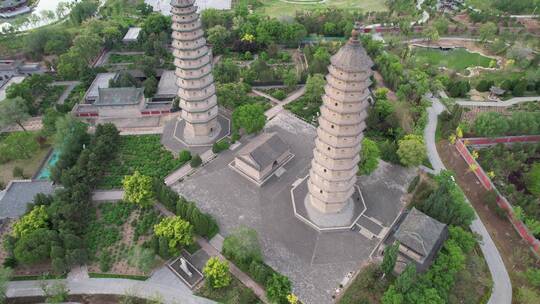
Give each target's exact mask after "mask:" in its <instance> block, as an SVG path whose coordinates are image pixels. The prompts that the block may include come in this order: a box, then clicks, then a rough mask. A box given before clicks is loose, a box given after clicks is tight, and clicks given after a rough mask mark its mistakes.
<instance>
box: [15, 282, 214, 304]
mask: <svg viewBox="0 0 540 304" xmlns="http://www.w3.org/2000/svg"><path fill="white" fill-rule="evenodd" d="M42 282H43V281H38V280H35V281H11V282H9V283H8V284H7V292H6V295H7V297H8V298H13V297H32V296H43V295H44V293H43V289H42V288H41V286H40V285H41V284H42ZM46 282H47V284H49V285H50V284H53V283H64V284H65V285H66V287H67V288H68V289H69V294H72V295H78V294H88V295H92V294H95V295H103V294H111V295H119V296H123V295H132V296H136V297H140V298H144V299H148V300H153V299H156V298H157V299H161V300H162V301H163V302H164V303H167V304H173V303H174V304H177V303H182V304H211V303H215V302H213V301H211V300H209V299H205V298H201V297H198V296H195V295H193V293H192V292H191V290H189V288H188V287H187V286H183V285H182V284H175V286H171V285H170V284H162V283H158V282H155V281H152V280H147V281H138V280H130V279H108V278H107V279H106V278H88V277H84V276H68V278H67V279H65V280H46Z"/></svg>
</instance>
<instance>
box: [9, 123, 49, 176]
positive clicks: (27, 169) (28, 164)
mask: <svg viewBox="0 0 540 304" xmlns="http://www.w3.org/2000/svg"><path fill="white" fill-rule="evenodd" d="M35 134H36V135H37V134H38V133H37V132H36V133H35ZM4 138H5V137H4ZM2 139H3V138H0V141H2ZM49 149H50V145H45V146H43V147H40V148H39V150H37V152H36V153H34V155H32V157H31V158H29V159H16V160H11V161H8V162H6V163H3V164H0V183H5V184H6V185H7V184H8V183H9V181H11V180H14V179H20V178H19V177H17V178H15V177H14V176H13V168H15V167H20V168H21V169H23V171H24V176H25V177H28V178H30V177H32V176H34V174H35V173H36V172H37V171H38V170H39V168H40V165H41V162H42V161H43V159H44V158H45V157H46V156H47V153H48V152H49Z"/></svg>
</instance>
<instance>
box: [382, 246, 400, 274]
mask: <svg viewBox="0 0 540 304" xmlns="http://www.w3.org/2000/svg"><path fill="white" fill-rule="evenodd" d="M398 252H399V242H395V243H394V244H392V245H390V246H388V247H387V248H386V249H385V250H384V258H383V261H382V264H381V268H382V271H383V272H384V274H386V275H387V276H389V275H391V274H392V272H393V271H394V267H395V266H396V261H397V256H398Z"/></svg>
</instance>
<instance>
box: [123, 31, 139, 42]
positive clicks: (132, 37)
mask: <svg viewBox="0 0 540 304" xmlns="http://www.w3.org/2000/svg"><path fill="white" fill-rule="evenodd" d="M140 33H141V28H140V27H130V28H129V29H128V31H127V33H126V35H125V36H124V38H122V42H123V43H131V42H137V40H138V39H139V34H140Z"/></svg>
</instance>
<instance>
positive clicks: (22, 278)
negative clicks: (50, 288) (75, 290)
mask: <svg viewBox="0 0 540 304" xmlns="http://www.w3.org/2000/svg"><path fill="white" fill-rule="evenodd" d="M66 278H67V274H62V275H56V274H42V275H21V276H13V277H12V278H11V279H10V281H40V280H61V279H66Z"/></svg>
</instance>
